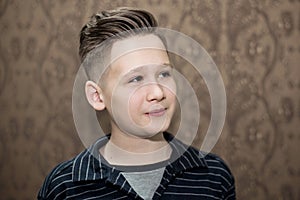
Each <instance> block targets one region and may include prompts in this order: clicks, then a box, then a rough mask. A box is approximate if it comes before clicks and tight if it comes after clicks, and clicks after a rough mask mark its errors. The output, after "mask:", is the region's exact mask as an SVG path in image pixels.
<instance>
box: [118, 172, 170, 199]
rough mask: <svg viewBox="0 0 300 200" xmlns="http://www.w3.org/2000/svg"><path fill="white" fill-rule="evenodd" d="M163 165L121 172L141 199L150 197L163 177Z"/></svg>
mask: <svg viewBox="0 0 300 200" xmlns="http://www.w3.org/2000/svg"><path fill="white" fill-rule="evenodd" d="M164 171H165V167H162V168H158V169H154V170H150V171H142V172H122V174H123V176H124V177H125V178H126V180H127V181H128V183H129V184H130V185H131V187H132V188H133V189H134V191H136V193H137V194H138V195H139V196H141V197H142V198H143V199H147V200H148V199H152V197H153V195H154V193H155V191H156V189H157V188H158V186H159V184H160V182H161V179H162V177H163V174H164Z"/></svg>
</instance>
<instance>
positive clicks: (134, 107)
mask: <svg viewBox="0 0 300 200" xmlns="http://www.w3.org/2000/svg"><path fill="white" fill-rule="evenodd" d="M143 102H144V96H143V95H142V94H140V93H136V92H135V93H133V94H132V95H131V96H130V97H129V101H128V105H129V108H130V111H135V112H136V111H139V110H140V109H141V107H142V105H143ZM140 111H141V110H140Z"/></svg>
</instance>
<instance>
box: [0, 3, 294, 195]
mask: <svg viewBox="0 0 300 200" xmlns="http://www.w3.org/2000/svg"><path fill="white" fill-rule="evenodd" d="M116 6H135V7H141V8H144V9H147V10H149V11H151V12H152V13H154V14H155V15H156V17H157V18H158V19H159V22H160V25H161V26H162V27H168V28H172V29H175V30H178V31H181V32H183V33H185V34H187V35H189V36H191V37H193V38H194V39H196V40H197V41H199V42H200V43H201V44H202V45H203V46H204V47H205V48H206V49H207V50H208V52H209V53H210V55H211V56H212V57H213V59H214V60H215V62H216V63H217V66H218V67H219V70H220V71H221V72H222V75H223V79H224V81H225V85H226V90H227V96H228V110H227V118H226V124H225V127H224V130H223V133H222V136H221V138H220V140H219V142H218V144H217V145H216V147H215V148H214V150H213V151H214V152H215V153H217V154H219V155H221V156H222V157H223V158H224V159H225V160H226V161H227V163H228V164H229V166H230V167H231V169H232V171H233V173H234V175H235V178H236V186H237V193H238V198H239V199H255V200H258V199H300V159H299V148H298V145H300V132H299V122H300V120H299V119H300V93H299V90H300V79H299V75H300V68H299V63H300V42H299V41H300V40H299V39H300V37H299V36H300V1H299V0H273V1H271V0H222V1H221V0H200V1H197V0H194V1H192V0H185V1H183V0H182V1H181V0H166V1H162V0H147V1H138V0H127V1H110V0H101V1H97V0H95V1H51V0H43V1H42V0H41V1H38V0H28V1H22V0H18V1H13V0H1V2H0V26H1V28H0V95H1V96H0V111H1V117H0V136H1V138H0V196H1V199H10V200H12V199H34V198H35V196H36V193H37V191H38V189H39V187H40V186H41V184H42V182H43V179H44V177H45V175H46V174H47V173H48V172H49V170H50V169H52V168H53V167H54V166H55V165H56V164H57V163H59V162H61V161H63V160H66V159H69V158H71V157H72V156H74V155H75V154H76V153H78V152H80V151H81V150H83V146H82V144H81V142H80V140H79V138H78V136H77V134H76V131H75V128H74V123H73V118H72V111H71V94H72V86H73V81H74V78H75V74H76V72H77V69H78V67H79V58H78V56H77V48H78V34H79V30H80V28H81V27H82V25H83V24H84V23H85V22H86V21H87V19H88V17H89V16H90V15H91V14H92V13H94V12H96V11H99V10H102V9H108V8H114V7H116ZM183 73H184V74H186V75H187V76H189V78H190V79H191V80H193V86H194V87H195V88H196V89H197V88H198V89H199V88H201V87H203V84H204V83H203V82H202V81H200V80H198V78H197V77H194V73H192V72H191V71H188V70H185V69H183ZM203 94H205V95H201V94H200V97H199V99H200V100H201V99H202V98H203V99H202V101H201V102H202V104H201V109H202V110H201V116H202V119H203V122H201V123H202V124H204V125H201V128H200V133H199V135H201V134H203V132H201V130H205V127H206V126H207V123H208V122H209V115H210V113H209V112H210V110H206V109H207V108H209V106H207V105H208V104H209V101H207V99H208V100H209V97H207V95H208V94H207V93H205V92H204V93H203ZM205 96H206V97H205ZM205 124H206V125H205ZM200 138H201V137H200V136H199V138H198V139H197V140H196V141H195V145H196V146H200V144H201V139H200Z"/></svg>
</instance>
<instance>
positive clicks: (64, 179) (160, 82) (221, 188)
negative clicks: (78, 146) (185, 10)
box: [38, 8, 235, 199]
mask: <svg viewBox="0 0 300 200" xmlns="http://www.w3.org/2000/svg"><path fill="white" fill-rule="evenodd" d="M153 27H157V22H156V20H155V19H154V17H153V16H152V15H151V14H150V13H149V12H147V11H143V10H137V9H131V8H120V9H117V10H111V11H105V12H102V13H100V14H96V15H94V16H93V17H92V18H91V20H90V22H89V23H88V24H87V25H85V26H84V27H83V29H82V30H81V35H80V50H79V52H80V56H81V59H82V62H84V60H86V59H89V58H90V57H89V54H91V53H92V52H93V51H94V50H95V49H97V48H98V47H99V46H101V45H103V44H104V43H106V44H107V45H108V48H105V49H106V50H107V49H108V51H107V52H108V55H107V56H106V59H109V64H108V68H107V69H106V70H104V72H103V75H102V76H100V77H101V78H100V80H97V78H96V79H95V78H91V79H93V80H89V81H87V82H86V84H85V93H86V98H87V100H88V102H89V104H90V105H91V106H92V107H93V108H94V109H95V110H97V111H102V110H107V112H108V113H109V117H110V124H111V134H110V135H107V136H105V137H103V138H100V139H99V140H97V141H96V142H95V144H93V145H92V146H91V147H90V148H89V149H87V150H85V151H84V152H82V153H81V154H79V155H78V156H76V157H75V158H74V159H72V160H70V161H67V162H64V163H62V164H60V165H58V166H57V167H56V168H55V169H54V170H53V171H52V172H51V173H50V174H49V175H48V177H47V178H46V180H45V182H44V184H43V186H42V188H41V190H40V192H39V194H38V199H235V187H234V178H233V176H232V175H231V173H230V171H229V169H228V168H227V166H226V165H225V164H224V162H223V161H222V160H221V159H220V158H218V157H217V156H215V155H212V154H207V155H206V156H205V157H204V156H199V155H202V154H201V152H199V151H198V150H196V149H194V148H192V147H188V146H186V145H185V144H183V143H181V142H180V141H179V140H177V139H176V138H174V137H173V136H172V135H170V134H168V133H166V132H165V131H166V130H167V129H168V127H169V125H170V123H171V120H172V116H173V114H174V112H175V107H176V84H175V80H174V77H173V73H172V67H171V64H170V60H169V55H168V53H167V50H166V44H165V43H164V39H163V38H162V37H161V36H159V35H157V34H156V33H155V28H153ZM107 41H108V42H107ZM132 49H134V51H133V50H132ZM107 52H106V53H107ZM103 54H104V53H103ZM105 55H106V54H105ZM86 70H87V74H88V76H89V77H93V76H95V73H94V70H92V69H86ZM96 76H98V75H96Z"/></svg>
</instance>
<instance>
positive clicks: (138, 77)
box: [128, 76, 143, 83]
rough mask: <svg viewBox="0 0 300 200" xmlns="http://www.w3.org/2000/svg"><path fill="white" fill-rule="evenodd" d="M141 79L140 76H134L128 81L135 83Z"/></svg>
mask: <svg viewBox="0 0 300 200" xmlns="http://www.w3.org/2000/svg"><path fill="white" fill-rule="evenodd" d="M142 80H143V77H142V76H136V77H134V78H132V79H130V80H129V82H128V83H136V82H139V81H142Z"/></svg>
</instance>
